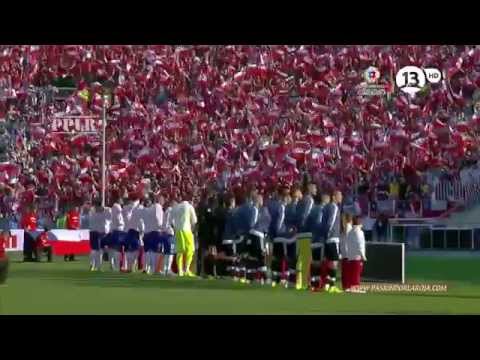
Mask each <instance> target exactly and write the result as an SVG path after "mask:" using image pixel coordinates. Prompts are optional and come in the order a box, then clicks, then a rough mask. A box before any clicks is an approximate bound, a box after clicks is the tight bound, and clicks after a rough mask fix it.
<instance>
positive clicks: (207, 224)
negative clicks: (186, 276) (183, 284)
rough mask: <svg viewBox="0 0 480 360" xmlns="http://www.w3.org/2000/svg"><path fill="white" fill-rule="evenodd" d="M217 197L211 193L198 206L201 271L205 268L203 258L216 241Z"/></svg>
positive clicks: (211, 249) (210, 250)
mask: <svg viewBox="0 0 480 360" xmlns="http://www.w3.org/2000/svg"><path fill="white" fill-rule="evenodd" d="M216 208H217V198H216V197H215V195H213V194H211V195H210V196H209V197H208V198H207V199H206V201H204V202H203V204H201V205H200V206H199V208H198V242H199V245H200V246H199V247H200V249H199V250H200V251H198V256H199V260H200V261H199V262H198V263H199V264H200V265H201V267H202V269H201V270H202V271H201V272H200V273H203V272H204V270H205V262H204V260H205V258H206V257H207V256H208V255H209V253H211V252H212V251H214V250H213V247H214V246H215V243H216V238H215V237H216V236H215V230H216V217H215V210H216Z"/></svg>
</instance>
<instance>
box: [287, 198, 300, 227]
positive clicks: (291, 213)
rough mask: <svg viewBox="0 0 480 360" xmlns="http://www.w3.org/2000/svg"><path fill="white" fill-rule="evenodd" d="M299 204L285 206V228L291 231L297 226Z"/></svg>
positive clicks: (293, 203)
mask: <svg viewBox="0 0 480 360" xmlns="http://www.w3.org/2000/svg"><path fill="white" fill-rule="evenodd" d="M297 204H298V202H292V203H290V204H288V205H287V206H285V227H286V228H287V229H290V228H292V227H294V226H296V221H297Z"/></svg>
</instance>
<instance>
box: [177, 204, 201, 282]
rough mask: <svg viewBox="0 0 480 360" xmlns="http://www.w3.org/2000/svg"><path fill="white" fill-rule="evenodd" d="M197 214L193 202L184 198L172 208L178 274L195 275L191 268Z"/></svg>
mask: <svg viewBox="0 0 480 360" xmlns="http://www.w3.org/2000/svg"><path fill="white" fill-rule="evenodd" d="M196 223H197V215H196V213H195V209H194V208H193V206H192V204H191V203H190V202H189V201H187V200H184V201H182V202H181V203H179V204H178V205H176V206H175V207H174V208H173V209H172V224H173V228H174V230H175V248H176V252H177V267H178V276H189V277H194V276H195V274H194V273H193V272H192V271H191V270H190V266H191V265H192V260H193V256H194V254H195V242H194V238H193V227H194V226H195V224H196Z"/></svg>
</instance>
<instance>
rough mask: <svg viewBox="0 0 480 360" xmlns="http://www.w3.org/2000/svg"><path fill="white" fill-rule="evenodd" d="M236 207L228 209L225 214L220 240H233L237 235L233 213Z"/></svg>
mask: <svg viewBox="0 0 480 360" xmlns="http://www.w3.org/2000/svg"><path fill="white" fill-rule="evenodd" d="M237 210H238V209H229V210H227V212H226V214H225V227H224V229H223V239H222V240H233V239H235V238H236V237H237V228H236V226H235V225H236V222H235V216H236V215H235V213H236V211H237Z"/></svg>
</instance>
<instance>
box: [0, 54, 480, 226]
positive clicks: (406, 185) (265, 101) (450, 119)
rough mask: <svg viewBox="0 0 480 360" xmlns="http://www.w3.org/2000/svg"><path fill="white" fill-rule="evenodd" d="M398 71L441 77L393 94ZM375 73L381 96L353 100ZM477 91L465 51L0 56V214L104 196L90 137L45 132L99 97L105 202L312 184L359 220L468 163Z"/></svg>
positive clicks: (478, 57) (61, 208)
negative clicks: (373, 206)
mask: <svg viewBox="0 0 480 360" xmlns="http://www.w3.org/2000/svg"><path fill="white" fill-rule="evenodd" d="M406 65H416V66H419V67H435V68H438V69H440V70H441V71H442V73H443V76H444V80H443V81H442V82H440V83H438V84H430V83H429V84H427V85H426V86H425V88H424V89H422V91H421V92H419V93H418V94H417V95H416V96H415V97H409V96H407V95H406V94H403V93H401V92H399V91H398V89H396V88H395V85H394V76H395V74H396V72H397V71H398V70H399V69H400V68H401V67H403V66H406ZM369 66H375V67H377V68H378V70H379V72H380V79H379V81H378V84H380V85H383V86H384V88H385V91H386V96H382V97H379V96H377V97H361V96H357V93H356V89H357V86H358V85H362V84H363V83H364V71H365V70H366V69H367V68H368V67H369ZM62 87H71V88H72V91H71V92H68V91H67V92H66V93H65V94H66V95H62V96H60V93H59V92H58V88H62ZM479 87H480V49H478V48H477V47H475V46H446V45H445V46H440V45H434V46H406V45H401V46H306V45H305V46H280V45H275V46H246V45H234V46H206V45H195V46H171V45H165V46H161V45H157V46H126V45H121V46H120V45H119V46H99V45H91V46H90V45H80V46H65V45H52V46H0V119H1V126H0V156H1V161H2V162H1V163H0V187H1V188H0V199H1V206H2V213H3V214H4V215H7V216H15V215H18V214H19V213H22V212H23V210H24V209H25V207H26V205H28V204H31V203H33V202H36V203H37V205H38V207H39V210H40V211H42V212H43V213H44V214H45V216H46V217H48V218H49V220H48V221H53V219H54V218H55V217H58V216H59V213H64V212H65V211H66V210H65V209H66V206H67V205H68V204H72V203H79V204H86V203H90V204H91V203H92V199H93V198H95V197H98V194H99V191H100V183H101V180H100V179H101V176H100V156H99V155H100V149H101V142H100V138H99V136H98V135H92V134H88V135H87V134H75V135H66V134H56V133H52V132H51V128H50V125H51V122H52V116H54V115H58V114H64V115H101V114H102V108H103V106H104V101H106V102H107V103H106V104H105V106H107V108H108V111H107V112H108V119H109V120H108V125H107V163H108V179H107V180H108V181H107V199H109V200H111V199H114V198H117V197H124V196H130V197H137V196H142V194H146V193H149V192H153V193H159V192H162V194H164V195H165V196H166V197H167V198H168V199H169V200H170V199H173V198H176V197H181V196H183V195H188V196H192V198H197V197H199V196H201V194H202V193H204V192H205V191H206V189H207V188H208V187H209V186H214V187H215V188H216V190H217V191H223V190H225V189H228V190H234V189H236V188H240V187H242V186H247V185H249V184H255V185H256V186H258V187H260V188H261V189H264V190H265V191H269V189H272V188H273V186H274V185H277V184H285V185H292V184H293V183H295V182H296V181H299V180H300V179H301V178H302V177H305V176H308V177H309V178H310V180H311V181H312V182H314V183H316V184H317V185H318V186H319V187H320V188H321V189H325V190H326V191H331V190H332V189H333V188H334V187H338V188H339V189H341V190H342V191H343V192H344V193H345V195H346V198H347V199H350V198H352V196H353V195H355V196H356V200H357V201H358V202H359V203H360V206H361V208H362V210H363V211H364V212H365V206H364V205H362V204H363V203H365V201H366V202H370V203H371V202H372V200H378V199H381V198H382V197H385V196H387V197H389V198H392V199H393V198H398V199H400V200H408V201H409V202H408V205H407V207H406V208H407V210H408V209H409V208H412V204H416V203H420V202H422V200H424V199H426V198H428V196H429V195H430V194H431V193H432V192H433V188H432V187H433V186H432V184H434V181H433V179H435V178H439V177H450V178H454V177H459V176H460V171H461V170H462V169H463V168H465V167H466V166H468V165H469V164H473V163H475V162H476V161H477V160H478V148H479V146H478V137H477V134H478V127H479V125H480V122H479V115H478V111H479V110H480V108H479V107H478V106H477V107H476V105H475V103H476V101H477V99H478V97H479V96H478V95H479V91H478V88H479ZM55 89H57V90H55ZM104 95H107V98H108V100H105V96H104ZM60 97H61V98H62V99H61V100H59V98H60ZM352 201H353V200H352ZM415 206H416V205H415ZM415 206H413V207H415Z"/></svg>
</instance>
